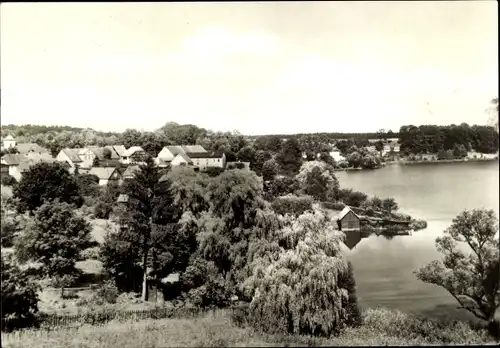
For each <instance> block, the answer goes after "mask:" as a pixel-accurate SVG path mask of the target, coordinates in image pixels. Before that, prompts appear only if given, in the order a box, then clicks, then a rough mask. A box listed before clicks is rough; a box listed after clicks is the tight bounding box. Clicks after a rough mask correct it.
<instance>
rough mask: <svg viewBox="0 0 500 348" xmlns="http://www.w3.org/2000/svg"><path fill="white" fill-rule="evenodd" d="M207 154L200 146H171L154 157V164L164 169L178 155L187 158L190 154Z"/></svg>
mask: <svg viewBox="0 0 500 348" xmlns="http://www.w3.org/2000/svg"><path fill="white" fill-rule="evenodd" d="M201 152H207V150H205V149H204V148H203V146H201V145H172V146H165V147H164V148H163V149H162V150H161V151H160V152H159V153H158V156H156V159H155V162H156V164H157V165H158V166H160V167H165V166H166V165H168V164H169V163H170V162H172V161H173V160H174V158H175V157H176V156H177V155H179V154H180V153H184V154H185V155H187V156H189V154H190V153H201Z"/></svg>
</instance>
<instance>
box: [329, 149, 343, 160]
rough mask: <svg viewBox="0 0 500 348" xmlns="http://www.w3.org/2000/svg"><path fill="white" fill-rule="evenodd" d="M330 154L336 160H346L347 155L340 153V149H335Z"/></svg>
mask: <svg viewBox="0 0 500 348" xmlns="http://www.w3.org/2000/svg"><path fill="white" fill-rule="evenodd" d="M330 156H332V158H333V159H334V160H335V162H340V161H345V157H344V156H342V155H341V154H340V151H339V150H337V149H334V150H333V151H331V152H330Z"/></svg>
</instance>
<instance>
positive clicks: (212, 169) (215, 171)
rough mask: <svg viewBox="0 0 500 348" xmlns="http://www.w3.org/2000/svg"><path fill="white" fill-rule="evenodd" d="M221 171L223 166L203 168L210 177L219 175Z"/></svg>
mask: <svg viewBox="0 0 500 348" xmlns="http://www.w3.org/2000/svg"><path fill="white" fill-rule="evenodd" d="M223 171H224V168H219V167H207V168H206V169H205V173H207V175H208V176H210V177H212V178H213V177H216V176H219V175H220V174H221V173H222V172H223Z"/></svg>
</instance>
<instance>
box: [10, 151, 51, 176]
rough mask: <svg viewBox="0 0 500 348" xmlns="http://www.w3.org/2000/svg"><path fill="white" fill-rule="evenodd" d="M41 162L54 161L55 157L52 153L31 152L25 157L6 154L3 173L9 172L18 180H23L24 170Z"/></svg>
mask: <svg viewBox="0 0 500 348" xmlns="http://www.w3.org/2000/svg"><path fill="white" fill-rule="evenodd" d="M40 162H48V163H52V162H54V159H53V158H52V157H51V156H50V155H47V154H46V155H38V154H30V156H29V157H25V156H23V155H20V154H6V155H4V156H2V159H1V164H2V174H6V173H8V174H9V175H10V176H12V177H14V178H15V179H16V180H17V181H19V180H21V177H22V174H23V172H25V171H26V170H28V169H29V168H30V167H31V166H32V165H34V164H37V163H40Z"/></svg>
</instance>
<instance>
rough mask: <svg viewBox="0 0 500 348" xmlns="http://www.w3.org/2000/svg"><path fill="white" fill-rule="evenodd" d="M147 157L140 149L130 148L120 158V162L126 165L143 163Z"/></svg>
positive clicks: (136, 147)
mask: <svg viewBox="0 0 500 348" xmlns="http://www.w3.org/2000/svg"><path fill="white" fill-rule="evenodd" d="M147 156H148V154H147V153H146V151H144V149H143V148H142V147H140V146H132V147H130V148H129V149H128V150H127V151H126V152H125V153H124V154H123V156H121V161H122V162H123V163H126V164H131V163H143V162H144V161H145V160H146V157H147Z"/></svg>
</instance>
